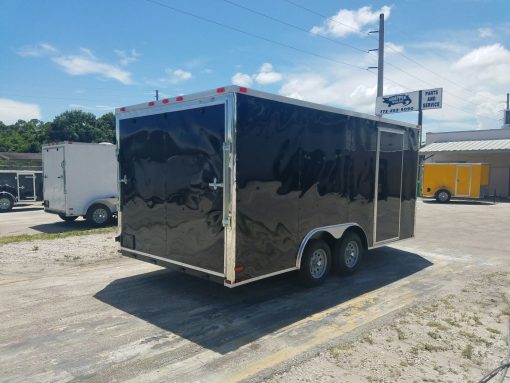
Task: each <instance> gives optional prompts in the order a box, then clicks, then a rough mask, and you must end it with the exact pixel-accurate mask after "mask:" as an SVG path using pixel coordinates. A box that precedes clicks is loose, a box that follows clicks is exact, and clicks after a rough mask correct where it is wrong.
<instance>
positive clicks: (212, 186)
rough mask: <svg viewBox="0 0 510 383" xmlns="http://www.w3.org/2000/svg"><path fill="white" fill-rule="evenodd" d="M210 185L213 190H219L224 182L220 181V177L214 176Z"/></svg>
mask: <svg viewBox="0 0 510 383" xmlns="http://www.w3.org/2000/svg"><path fill="white" fill-rule="evenodd" d="M209 187H211V188H213V190H217V189H218V188H222V187H223V183H222V182H221V183H218V179H217V178H216V177H214V179H213V182H211V183H209Z"/></svg>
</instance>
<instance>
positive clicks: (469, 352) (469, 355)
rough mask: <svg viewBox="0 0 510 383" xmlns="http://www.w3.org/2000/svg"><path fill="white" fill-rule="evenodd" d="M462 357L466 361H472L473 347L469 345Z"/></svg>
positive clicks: (463, 351)
mask: <svg viewBox="0 0 510 383" xmlns="http://www.w3.org/2000/svg"><path fill="white" fill-rule="evenodd" d="M462 356H463V357H464V358H466V359H469V360H471V358H473V346H471V345H470V344H468V345H467V346H466V348H465V349H464V350H462Z"/></svg>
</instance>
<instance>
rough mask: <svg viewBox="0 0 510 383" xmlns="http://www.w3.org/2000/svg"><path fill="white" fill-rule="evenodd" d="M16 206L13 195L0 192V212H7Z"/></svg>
mask: <svg viewBox="0 0 510 383" xmlns="http://www.w3.org/2000/svg"><path fill="white" fill-rule="evenodd" d="M13 206H14V200H13V199H12V197H11V196H9V195H6V194H0V213H7V212H8V211H11V209H12V207H13Z"/></svg>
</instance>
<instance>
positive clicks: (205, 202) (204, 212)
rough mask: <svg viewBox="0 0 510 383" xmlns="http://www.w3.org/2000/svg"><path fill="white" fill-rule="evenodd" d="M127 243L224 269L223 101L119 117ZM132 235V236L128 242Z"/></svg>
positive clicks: (190, 262) (122, 195)
mask: <svg viewBox="0 0 510 383" xmlns="http://www.w3.org/2000/svg"><path fill="white" fill-rule="evenodd" d="M119 131H120V134H119V135H120V152H119V172H120V176H121V178H122V177H124V175H125V176H126V179H127V184H125V185H124V184H121V212H122V220H121V222H122V232H123V234H125V235H126V236H129V237H126V240H125V241H123V245H124V246H132V247H134V249H135V250H138V251H141V252H144V253H149V254H152V255H157V256H160V257H164V258H167V259H170V260H173V261H178V262H182V263H186V264H190V265H193V266H196V267H201V268H204V269H208V270H213V271H216V272H220V273H223V226H222V211H223V191H222V189H221V188H219V189H217V190H213V189H212V188H210V187H209V183H210V182H212V181H213V179H214V178H215V177H216V178H217V179H218V182H219V181H220V180H221V178H222V174H223V157H222V154H223V153H222V145H223V141H224V134H225V106H224V104H221V105H215V106H208V107H201V108H194V109H187V110H181V111H176V112H169V113H162V114H156V115H151V116H143V117H136V118H129V119H124V120H120V122H119ZM128 239H129V240H128Z"/></svg>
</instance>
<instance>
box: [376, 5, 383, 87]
mask: <svg viewBox="0 0 510 383" xmlns="http://www.w3.org/2000/svg"><path fill="white" fill-rule="evenodd" d="M378 53H379V58H378V60H377V97H381V96H382V95H383V85H384V80H383V78H384V13H381V14H380V15H379V50H378Z"/></svg>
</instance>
